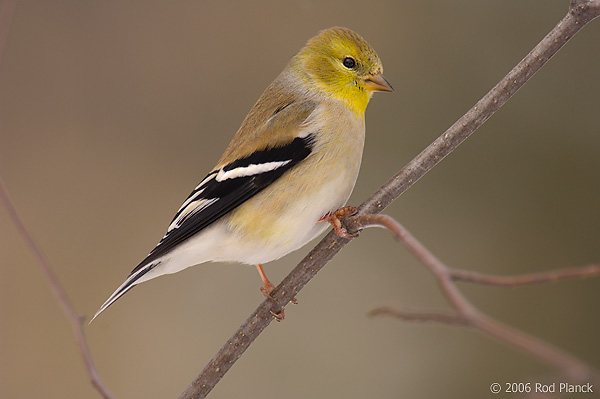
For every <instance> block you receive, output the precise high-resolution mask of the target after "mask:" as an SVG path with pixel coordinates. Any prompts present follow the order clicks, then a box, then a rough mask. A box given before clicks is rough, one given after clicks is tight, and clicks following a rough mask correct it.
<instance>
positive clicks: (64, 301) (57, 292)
mask: <svg viewBox="0 0 600 399" xmlns="http://www.w3.org/2000/svg"><path fill="white" fill-rule="evenodd" d="M0 202H2V204H3V205H4V207H5V208H6V212H7V213H8V216H9V217H10V220H11V221H12V223H13V225H14V226H15V228H16V229H17V231H18V233H19V236H20V237H21V238H22V239H23V241H24V242H25V244H26V245H27V247H28V248H29V251H30V252H31V253H32V254H33V256H34V257H35V260H36V261H37V264H38V265H39V266H40V268H41V269H42V272H44V276H45V277H46V280H47V281H48V285H50V288H51V289H52V293H53V294H54V296H56V299H58V303H59V304H60V307H61V309H62V310H63V312H64V313H65V315H66V316H67V319H68V320H69V323H70V324H71V329H72V330H73V335H75V340H76V341H77V347H78V348H79V354H80V355H81V357H82V359H83V363H84V364H85V368H86V370H87V373H88V375H89V377H90V381H91V383H92V385H93V386H94V388H96V390H97V391H98V392H99V393H100V395H102V397H103V398H104V399H115V397H114V396H113V394H112V393H111V392H110V390H109V389H108V387H107V386H106V385H104V383H103V382H102V380H101V379H100V376H99V375H98V372H97V371H96V367H95V366H94V362H93V361H92V355H91V354H90V350H89V347H88V345H87V341H86V339H85V334H84V333H83V327H82V320H81V317H79V315H78V314H77V312H76V311H75V309H74V308H73V305H71V302H70V301H69V298H67V294H66V293H65V291H64V289H63V288H62V287H61V285H60V283H59V282H58V279H57V278H56V276H55V275H54V272H53V271H52V267H51V266H50V263H48V261H47V260H46V258H45V257H44V254H43V253H42V251H41V250H40V248H39V247H38V245H37V244H36V243H35V241H34V239H33V237H32V236H31V234H30V233H29V231H28V230H27V228H26V227H25V225H24V224H23V221H22V220H21V218H20V217H19V214H18V213H17V210H16V209H15V207H14V205H13V203H12V201H11V200H10V197H9V196H8V191H7V190H6V187H5V186H4V182H3V181H2V179H0Z"/></svg>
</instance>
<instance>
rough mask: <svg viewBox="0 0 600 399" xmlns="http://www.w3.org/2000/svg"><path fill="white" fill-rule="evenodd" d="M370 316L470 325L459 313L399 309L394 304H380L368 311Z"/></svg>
mask: <svg viewBox="0 0 600 399" xmlns="http://www.w3.org/2000/svg"><path fill="white" fill-rule="evenodd" d="M368 315H369V316H371V317H375V316H389V317H395V318H397V319H401V320H404V321H416V322H435V323H442V324H450V325H459V326H465V325H468V322H467V320H465V319H464V318H463V317H461V316H460V315H457V314H452V313H442V312H420V311H411V310H404V309H398V308H397V307H393V306H380V307H378V308H375V309H373V310H371V311H370V312H369V313H368Z"/></svg>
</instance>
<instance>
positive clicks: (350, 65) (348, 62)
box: [342, 57, 356, 69]
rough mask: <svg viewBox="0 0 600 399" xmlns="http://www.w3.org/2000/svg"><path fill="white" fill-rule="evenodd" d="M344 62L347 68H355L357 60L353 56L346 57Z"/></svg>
mask: <svg viewBox="0 0 600 399" xmlns="http://www.w3.org/2000/svg"><path fill="white" fill-rule="evenodd" d="M342 64H344V66H345V67H346V68H348V69H352V68H354V67H355V66H356V61H354V58H352V57H346V58H344V60H343V61H342Z"/></svg>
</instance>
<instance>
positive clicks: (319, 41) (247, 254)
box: [92, 27, 393, 320]
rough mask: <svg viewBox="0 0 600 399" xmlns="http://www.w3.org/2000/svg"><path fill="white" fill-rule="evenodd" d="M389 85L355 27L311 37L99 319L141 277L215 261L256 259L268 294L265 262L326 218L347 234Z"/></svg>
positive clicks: (314, 231)
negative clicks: (378, 95)
mask: <svg viewBox="0 0 600 399" xmlns="http://www.w3.org/2000/svg"><path fill="white" fill-rule="evenodd" d="M392 90H393V89H392V87H391V86H390V84H389V83H388V82H387V81H386V80H385V78H384V77H383V75H382V65H381V61H380V60H379V56H378V55H377V53H375V51H374V50H373V49H372V48H371V46H369V44H368V43H367V42H366V41H365V40H364V39H363V38H362V37H360V36H359V35H358V34H356V33H354V32H353V31H351V30H350V29H346V28H341V27H334V28H330V29H326V30H323V31H321V32H320V33H319V34H318V35H317V36H315V37H313V38H312V39H310V40H309V41H308V43H307V44H306V46H305V47H304V48H302V49H301V50H300V52H298V54H296V55H295V56H294V57H293V58H292V59H291V61H290V62H289V64H288V65H287V66H286V67H285V69H284V70H283V72H281V74H280V75H279V76H278V77H277V78H276V79H275V80H274V81H273V83H271V85H269V87H267V89H266V90H265V92H264V93H263V94H262V96H261V97H260V98H259V99H258V101H257V102H256V104H255V105H254V107H253V108H252V109H251V110H250V113H249V114H248V116H246V119H244V121H243V122H242V126H241V127H240V129H239V130H238V131H237V133H236V134H235V136H234V137H233V140H232V141H231V143H230V144H229V147H227V149H226V150H225V153H224V154H223V156H221V159H220V160H219V162H218V163H217V165H216V166H215V167H214V168H213V170H212V171H211V172H210V173H209V174H208V175H207V176H206V177H205V178H204V179H203V180H202V181H201V182H200V184H198V185H197V186H196V188H195V189H194V190H193V191H192V193H191V194H190V195H189V196H188V198H187V199H186V200H185V202H184V203H183V205H182V206H181V208H179V210H178V211H177V213H176V214H175V217H174V218H173V221H172V222H171V224H170V225H169V227H168V230H167V233H166V234H165V236H164V237H163V238H162V239H161V240H160V242H159V243H158V244H157V245H156V247H155V248H154V249H153V250H152V252H150V254H149V255H148V256H147V257H146V258H145V259H144V260H143V261H142V262H141V263H140V264H139V265H137V266H136V267H135V269H133V271H132V272H131V274H129V277H127V279H126V280H125V282H124V283H123V284H121V285H120V286H119V288H117V290H116V291H115V292H114V293H113V294H112V295H111V296H110V297H109V298H108V299H107V300H106V302H104V304H103V305H102V306H101V307H100V309H99V310H98V312H97V313H96V315H95V316H94V318H96V317H97V316H98V315H99V314H100V313H101V312H102V311H104V310H105V309H106V308H108V307H109V306H110V305H111V304H112V303H114V302H115V301H116V300H117V299H119V298H120V297H121V296H123V294H125V293H126V292H127V291H129V290H130V289H131V288H133V287H134V286H135V285H137V284H139V283H142V282H144V281H148V280H150V279H153V278H155V277H158V276H161V275H163V274H171V273H176V272H178V271H180V270H183V269H185V268H188V267H190V266H194V265H197V264H200V263H204V262H209V261H212V262H241V263H246V264H254V265H257V268H258V270H259V272H260V274H261V277H262V279H263V287H262V288H261V290H262V291H263V294H265V296H269V294H270V293H271V292H272V291H273V288H274V287H273V285H272V284H271V283H270V282H269V280H268V279H267V278H266V276H265V275H264V272H263V270H262V266H261V264H262V263H266V262H270V261H272V260H275V259H278V258H280V257H282V256H284V255H286V254H288V253H290V252H292V251H294V250H296V249H298V248H300V247H302V246H303V245H305V244H306V243H307V242H309V241H310V240H312V239H313V238H315V237H316V236H317V235H319V234H321V233H322V232H323V231H324V230H325V229H326V228H327V226H328V225H327V223H322V222H330V223H331V224H332V225H334V227H335V228H336V232H338V234H341V235H343V234H344V231H343V229H341V228H340V222H339V219H340V218H341V217H342V216H344V214H347V213H348V212H351V211H349V210H348V209H349V208H342V209H341V210H339V208H340V207H342V206H344V204H345V203H346V201H347V200H348V198H349V197H350V193H351V192H352V189H353V188H354V184H355V182H356V179H357V177H358V170H359V167H360V163H361V158H362V152H363V144H364V139H365V110H366V107H367V104H368V102H369V100H370V99H371V96H372V95H373V92H376V91H392ZM94 318H93V319H94ZM93 319H92V320H93Z"/></svg>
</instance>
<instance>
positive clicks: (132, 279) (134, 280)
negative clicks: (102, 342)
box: [90, 261, 160, 324]
mask: <svg viewBox="0 0 600 399" xmlns="http://www.w3.org/2000/svg"><path fill="white" fill-rule="evenodd" d="M159 264H160V261H159V262H153V263H150V264H148V265H145V266H143V267H141V268H139V269H138V268H136V269H137V270H135V269H134V270H135V273H131V274H130V275H129V277H127V279H126V280H125V282H123V284H121V285H120V286H119V288H117V289H116V290H115V292H113V293H112V295H111V296H110V297H108V299H107V300H106V302H104V303H103V304H102V306H100V309H98V311H97V312H96V314H95V315H94V317H92V320H90V324H91V323H92V321H94V319H95V318H96V317H98V315H100V313H102V312H104V311H105V310H106V309H107V308H108V307H109V306H110V305H112V304H113V303H114V302H115V301H116V300H117V299H119V298H121V297H122V296H123V295H125V293H126V292H127V291H129V290H130V289H132V288H133V287H135V286H136V285H137V284H138V282H140V281H139V279H140V278H142V276H144V275H145V274H146V273H148V272H149V271H150V270H152V269H154V268H155V267H156V266H158V265H159Z"/></svg>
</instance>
